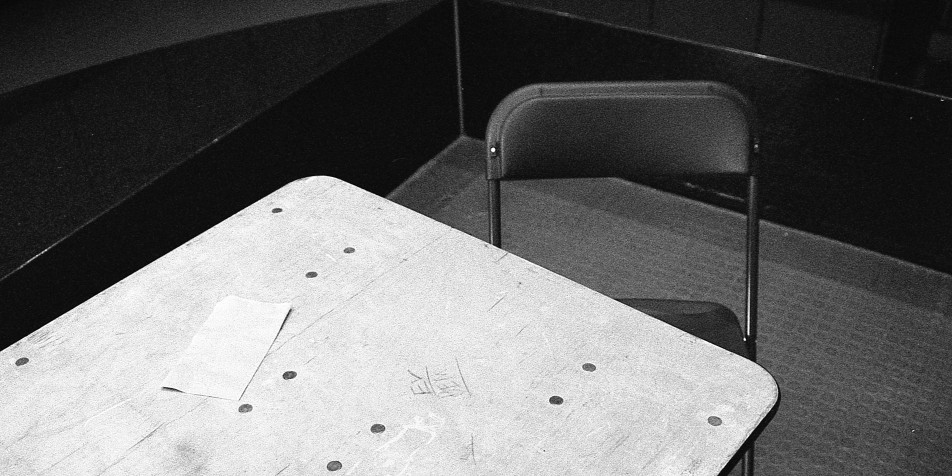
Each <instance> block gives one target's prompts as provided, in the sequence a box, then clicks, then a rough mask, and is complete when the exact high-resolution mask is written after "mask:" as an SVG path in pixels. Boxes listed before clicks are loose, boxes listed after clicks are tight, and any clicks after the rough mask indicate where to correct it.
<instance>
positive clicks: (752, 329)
mask: <svg viewBox="0 0 952 476" xmlns="http://www.w3.org/2000/svg"><path fill="white" fill-rule="evenodd" d="M685 91H686V93H685ZM682 94H686V95H687V96H690V95H691V94H696V95H697V97H708V98H719V99H722V100H723V102H724V104H731V105H732V106H729V107H733V108H736V111H735V112H736V113H738V114H740V115H742V116H743V117H744V118H745V120H746V126H747V136H748V137H747V140H746V144H747V147H746V149H747V150H746V155H747V157H746V158H745V159H746V160H745V165H746V166H745V167H740V168H739V169H738V170H735V171H732V172H733V173H740V174H743V175H746V177H747V203H746V205H747V210H746V212H747V213H746V215H747V235H746V260H747V262H746V269H745V274H746V282H745V285H746V300H745V318H744V326H743V337H744V344H745V346H746V348H747V351H748V356H749V358H750V359H751V360H754V361H756V358H757V289H758V281H759V266H758V263H759V248H760V246H759V245H760V240H759V215H758V193H759V184H758V179H757V169H758V167H757V165H758V163H759V156H760V143H759V138H758V134H757V131H756V129H755V127H756V118H755V116H754V112H753V108H752V107H751V106H750V104H749V103H748V102H747V100H746V99H745V98H744V97H743V96H742V95H741V94H740V93H738V92H737V91H735V90H734V89H732V88H730V87H729V86H726V85H723V84H720V83H714V82H698V81H692V82H686V81H684V82H682V81H672V82H627V83H550V84H535V85H529V86H525V87H523V88H520V89H518V90H516V91H515V92H513V93H512V94H510V95H509V96H507V97H506V98H505V99H504V100H503V101H502V102H501V103H500V104H499V106H498V107H497V108H496V110H495V112H494V113H493V114H492V116H491V118H490V121H489V124H488V127H487V132H486V148H487V175H486V178H487V181H488V189H489V190H488V192H489V193H488V195H489V236H490V242H491V243H492V244H493V245H495V246H497V247H501V246H502V211H501V201H500V182H501V181H504V180H526V179H533V178H557V177H558V178H578V177H584V176H619V175H615V174H604V173H602V170H601V169H599V170H596V171H594V173H593V174H591V175H586V174H579V175H574V174H562V173H561V172H560V171H554V172H551V173H550V172H548V171H539V170H533V171H528V172H526V171H525V170H520V171H518V172H517V173H516V174H515V175H516V177H511V176H510V175H512V174H510V173H509V171H508V170H507V164H506V161H507V160H511V158H510V157H507V156H506V152H507V150H506V137H505V132H506V129H507V127H508V126H510V124H509V122H510V121H512V120H513V117H514V114H513V112H514V111H518V110H519V109H520V108H524V107H526V106H527V105H529V104H532V103H533V101H551V100H559V99H569V100H574V101H582V102H584V101H586V100H588V99H596V100H599V99H606V98H608V99H611V98H613V97H623V98H624V97H628V98H630V97H635V98H636V99H635V100H637V98H650V99H651V100H660V101H664V98H665V97H666V96H671V97H678V98H682V99H683V98H684V96H683V95H682ZM568 120H571V119H568ZM555 168H558V167H555ZM622 168H624V167H622ZM662 168H664V166H662ZM702 173H703V172H702ZM714 173H718V172H714ZM622 178H626V179H630V178H633V177H628V176H622ZM742 468H743V474H745V475H752V474H753V444H752V443H751V444H750V446H749V449H748V450H747V452H746V453H745V454H744V459H743V466H742Z"/></svg>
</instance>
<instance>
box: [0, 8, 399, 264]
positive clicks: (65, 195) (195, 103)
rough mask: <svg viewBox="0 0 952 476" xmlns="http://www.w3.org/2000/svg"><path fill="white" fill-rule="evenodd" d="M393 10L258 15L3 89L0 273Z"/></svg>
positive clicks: (330, 61)
mask: <svg viewBox="0 0 952 476" xmlns="http://www.w3.org/2000/svg"><path fill="white" fill-rule="evenodd" d="M390 13H392V12H391V10H389V9H388V7H384V6H378V7H373V8H363V9H354V10H348V11H343V12H334V13H328V14H322V15H316V16H313V17H308V18H302V19H296V20H290V21H286V22H280V23H276V24H271V25H264V26H260V27H256V28H251V29H247V30H241V31H236V32H231V33H226V34H223V35H218V36H215V37H210V38H205V39H201V40H197V41H193V42H190V43H185V44H181V45H176V46H173V47H169V48H165V49H161V50H156V51H152V52H148V53H144V54H141V55H137V56H134V57H130V58H125V59H121V60H117V61H113V62H110V63H107V64H103V65H99V66H95V67H91V68H88V69H86V70H83V71H79V72H76V73H73V74H69V75H66V76H62V77H59V78H54V79H52V80H49V81H46V82H43V83H39V84H36V85H33V86H30V87H26V88H22V89H19V90H16V91H13V92H10V93H7V94H4V95H0V161H2V162H0V163H2V167H0V169H2V170H3V173H2V174H0V194H3V195H2V198H3V201H4V202H5V203H8V204H9V205H8V206H4V207H2V208H0V222H2V223H4V226H3V227H0V278H2V277H3V276H5V275H7V274H8V273H9V272H11V271H13V270H14V269H16V267H18V266H20V265H21V264H22V263H24V262H25V261H26V260H28V259H30V258H31V257H33V256H35V255H36V254H37V253H39V252H41V251H42V250H44V249H46V247H48V246H50V245H52V244H53V243H55V242H57V241H58V240H60V239H63V238H64V237H65V236H67V235H68V234H69V233H71V232H72V231H73V230H75V229H76V228H77V227H80V226H82V225H84V224H85V223H87V222H89V221H90V220H92V219H94V218H95V217H96V216H98V215H99V214H101V213H103V212H104V211H106V210H107V209H108V208H109V207H111V206H112V205H113V204H114V203H116V202H118V201H120V200H122V199H125V198H127V197H128V196H130V195H131V194H133V193H135V192H136V191H137V190H139V189H140V188H141V187H143V186H145V185H146V184H148V183H149V182H151V181H152V180H154V179H155V178H157V177H158V176H160V175H161V174H163V173H164V172H165V171H166V170H168V169H169V168H171V167H174V166H176V165H178V164H180V163H182V162H183V161H185V160H187V159H188V157H190V156H191V155H193V154H194V153H195V152H196V151H198V150H199V149H201V148H202V147H205V146H206V145H207V144H209V143H210V142H211V141H212V140H214V139H216V138H218V137H220V136H222V135H224V134H226V133H227V132H228V131H230V130H231V129H233V128H234V127H235V126H237V125H239V124H241V123H243V122H245V121H247V120H248V119H250V118H251V117H253V116H255V115H256V114H258V113H260V112H261V111H263V110H265V109H267V108H268V107H270V106H272V105H274V104H275V103H276V102H278V101H279V100H281V99H283V98H285V97H287V96H288V95H289V94H291V93H292V92H294V91H295V90H297V89H299V88H300V87H302V86H303V85H305V84H307V83H308V82H309V81H312V80H313V79H314V78H316V77H317V76H318V75H320V74H321V73H324V72H326V71H328V70H330V69H331V68H333V67H334V66H335V65H337V64H339V63H340V62H341V61H342V60H344V59H346V58H348V57H350V56H352V55H353V54H354V53H356V52H357V51H360V49H362V48H365V47H366V46H368V45H369V44H371V43H372V42H373V41H375V40H377V39H379V38H380V37H382V36H383V35H384V34H385V33H386V31H387V29H388V28H389V23H390V21H391V20H392V18H390V16H391V15H390Z"/></svg>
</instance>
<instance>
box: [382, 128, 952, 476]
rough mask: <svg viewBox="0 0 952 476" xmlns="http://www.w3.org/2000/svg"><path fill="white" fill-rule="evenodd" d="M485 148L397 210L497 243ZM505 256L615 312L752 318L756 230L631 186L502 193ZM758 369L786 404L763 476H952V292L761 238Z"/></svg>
mask: <svg viewBox="0 0 952 476" xmlns="http://www.w3.org/2000/svg"><path fill="white" fill-rule="evenodd" d="M483 147H484V144H483V142H481V141H478V140H474V139H470V138H466V137H463V138H460V139H459V140H458V141H456V142H455V143H454V144H452V145H450V146H449V147H448V148H447V149H446V150H445V151H444V152H443V153H442V154H440V155H439V156H438V157H436V158H435V159H434V160H433V161H431V162H430V163H429V164H427V166H425V167H424V168H423V169H421V170H420V171H419V172H418V173H417V174H416V175H415V176H414V177H412V178H411V179H410V180H408V181H407V182H406V183H404V184H403V185H402V186H401V187H400V188H398V189H397V190H395V191H394V192H393V193H392V194H391V195H390V197H389V198H390V199H391V200H394V201H396V202H398V203H401V204H403V205H405V206H408V207H410V208H412V209H415V210H417V211H419V212H421V213H423V214H426V215H428V216H430V217H433V218H434V219H437V220H439V221H441V222H444V223H446V224H449V225H451V226H453V227H455V228H458V229H460V230H463V231H465V232H467V233H470V234H472V235H474V236H477V237H480V238H484V239H485V237H486V234H487V230H486V229H487V225H486V220H487V218H486V211H485V203H486V202H485V200H486V198H485V182H484V179H483V169H482V167H483V160H484V159H483ZM503 203H504V204H506V206H505V207H504V209H503V222H504V227H503V230H504V233H503V244H504V247H505V248H506V249H508V250H510V251H512V252H514V253H516V254H517V255H520V256H522V257H524V258H526V259H529V260H531V261H533V262H536V263H538V264H540V265H542V266H544V267H546V268H548V269H551V270H553V271H555V272H557V273H559V274H562V275H564V276H566V277H568V278H570V279H573V280H575V281H577V282H580V283H582V284H584V285H586V286H588V287H590V288H592V289H595V290H597V291H599V292H602V293H604V294H607V295H610V296H616V297H659V298H686V299H704V300H711V301H717V302H721V303H724V304H726V305H727V306H728V307H730V308H732V309H733V310H734V311H735V312H736V313H737V314H738V315H740V314H741V312H742V311H743V291H744V286H743V273H742V270H743V243H744V241H743V218H742V216H740V215H737V214H734V213H732V212H728V211H724V210H721V209H717V208H714V207H710V206H707V205H704V204H700V203H697V202H692V201H690V200H686V199H683V198H680V197H677V196H673V195H670V194H666V193H663V192H659V191H656V190H653V189H650V188H647V187H643V186H639V185H636V184H632V183H629V182H625V181H622V180H617V179H595V180H589V179H586V180H579V181H563V180H547V181H535V182H514V183H507V184H503ZM761 237H762V238H761V240H762V243H763V244H762V248H763V252H762V262H761V274H762V278H761V279H762V282H761V298H760V306H761V312H760V339H759V351H760V355H759V363H760V364H761V365H763V366H764V367H765V368H766V369H767V370H769V371H770V372H771V373H772V374H773V375H774V377H775V378H776V379H777V382H778V384H779V385H780V389H781V402H780V406H779V410H778V412H777V415H776V417H775V418H774V420H773V421H772V422H771V424H770V425H769V426H768V427H767V428H766V430H765V431H764V432H763V434H762V435H761V436H760V438H759V440H758V441H757V469H758V471H757V474H761V475H801V474H810V475H825V474H830V475H843V474H855V475H893V474H896V475H898V474H924V475H931V474H935V475H949V474H952V424H950V423H952V372H950V369H952V345H950V344H949V342H950V338H952V276H949V275H944V274H940V273H936V272H933V271H930V270H927V269H924V268H920V267H916V266H913V265H910V264H908V263H904V262H901V261H898V260H894V259H891V258H888V257H885V256H882V255H878V254H875V253H872V252H868V251H865V250H861V249H858V248H854V247H850V246H848V245H844V244H842V243H837V242H833V241H830V240H826V239H823V238H821V237H816V236H812V235H808V234H805V233H802V232H798V231H795V230H791V229H788V228H784V227H781V226H778V225H774V224H772V223H763V224H762V234H761Z"/></svg>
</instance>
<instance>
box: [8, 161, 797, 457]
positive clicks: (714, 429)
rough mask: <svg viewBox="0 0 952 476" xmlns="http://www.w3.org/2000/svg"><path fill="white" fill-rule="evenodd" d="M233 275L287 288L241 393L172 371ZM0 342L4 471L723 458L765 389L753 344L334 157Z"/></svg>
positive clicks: (273, 288)
mask: <svg viewBox="0 0 952 476" xmlns="http://www.w3.org/2000/svg"><path fill="white" fill-rule="evenodd" d="M230 294H235V295H239V296H243V297H247V298H250V299H256V300H260V301H270V302H284V301H289V302H291V303H292V310H291V312H290V314H289V315H288V318H287V321H286V322H285V324H284V327H283V328H282V330H281V332H280V333H279V334H278V337H277V339H276V341H275V343H274V345H273V346H272V347H271V350H270V351H269V352H268V354H267V356H266V357H265V358H264V361H263V362H262V364H261V366H260V368H259V369H258V371H257V373H256V374H255V376H254V378H253V380H252V381H251V383H250V385H249V386H248V388H247V390H246V391H245V393H244V395H243V397H242V400H241V401H230V400H223V399H216V398H209V397H202V396H195V395H189V394H185V393H180V392H175V391H171V390H166V389H162V388H161V381H162V379H163V378H164V377H165V375H166V374H167V373H168V370H169V368H170V366H171V365H173V364H174V363H175V362H176V361H177V359H178V357H179V356H180V355H181V353H182V352H183V351H184V350H185V348H186V347H188V345H189V342H190V340H191V338H192V336H193V335H194V334H195V333H196V332H197V331H198V329H199V327H200V326H201V325H202V323H203V322H204V321H205V319H206V318H207V317H208V316H209V314H210V313H211V310H212V308H213V307H214V305H215V303H216V302H218V301H219V300H220V299H221V298H223V297H225V296H227V295H230ZM0 365H2V367H0V402H2V403H0V421H2V427H3V429H2V431H0V467H3V468H7V470H6V473H7V474H70V475H72V474H116V475H119V474H279V473H280V474H304V473H307V474H325V473H326V474H367V475H385V474H390V475H397V474H467V475H469V474H486V475H488V474H716V473H717V472H718V471H719V470H720V469H721V468H722V467H723V466H724V465H725V464H726V462H727V461H728V459H729V458H730V457H731V456H732V455H733V454H734V453H735V452H736V451H737V449H738V448H739V447H740V445H741V444H742V443H743V442H744V441H745V439H746V438H747V437H748V436H749V434H750V433H751V431H753V429H754V428H755V427H756V426H757V425H758V423H759V422H760V421H761V420H762V419H763V418H764V417H765V415H767V413H768V412H769V411H770V409H771V408H772V407H773V405H774V404H775V402H776V399H777V395H778V392H777V387H776V384H775V382H774V380H773V379H772V378H771V377H770V375H769V374H768V373H767V372H766V371H764V370H763V369H762V368H760V367H759V366H757V365H756V364H754V363H752V362H749V361H747V360H745V359H743V358H740V357H738V356H736V355H734V354H732V353H730V352H727V351H724V350H722V349H720V348H718V347H715V346H713V345H710V344H708V343H706V342H704V341H701V340H698V339H696V338H694V337H692V336H690V335H688V334H685V333H683V332H681V331H679V330H677V329H675V328H673V327H670V326H668V325H666V324H663V323H661V322H659V321H657V320H655V319H652V318H650V317H648V316H645V315H644V314H641V313H639V312H637V311H635V310H632V309H630V308H628V307H626V306H624V305H622V304H620V303H617V302H615V301H613V300H611V299H609V298H607V297H605V296H602V295H600V294H598V293H596V292H594V291H591V290H589V289H587V288H584V287H583V286H581V285H579V284H576V283H574V282H572V281H569V280H567V279H565V278H563V277H560V276H558V275H556V274H554V273H551V272H549V271H547V270H545V269H543V268H540V267H539V266H536V265H534V264H532V263H529V262H527V261H525V260H523V259H521V258H518V257H516V256H514V255H512V254H509V253H507V252H505V251H503V250H500V249H497V248H494V247H492V246H490V245H488V244H486V243H484V242H482V241H480V240H478V239H476V238H473V237H470V236H468V235H465V234H464V233H462V232H460V231H457V230H455V229H452V228H450V227H448V226H445V225H442V224H440V223H437V222H435V221H433V220H430V219H429V218H426V217H424V216H422V215H419V214H417V213H415V212H413V211H410V210H408V209H406V208H403V207H401V206H399V205H396V204H394V203H391V202H389V201H387V200H385V199H383V198H380V197H377V196H374V195H372V194H369V193H367V192H364V191H362V190H360V189H358V188H356V187H353V186H351V185H349V184H347V183H344V182H341V181H339V180H336V179H333V178H329V177H312V178H307V179H302V180H299V181H296V182H293V183H291V184H289V185H287V186H285V187H284V188H282V189H280V190H278V191H277V192H275V193H273V194H271V195H269V196H268V197H266V198H264V199H262V200H261V201H259V202H257V203H255V204H254V205H252V206H250V207H248V208H247V209H245V210H243V211H242V212H240V213H238V214H236V215H234V216H233V217H231V218H229V219H228V220H226V221H224V222H222V223H221V224H219V225H217V226H215V227H214V228H212V229H210V230H209V231H207V232H206V233H204V234H202V235H201V236H199V237H197V238H195V239H193V240H191V241H190V242H188V243H186V244H185V245H183V246H181V247H179V248H178V249H176V250H174V251H173V252H171V253H169V254H168V255H166V256H164V257H162V258H160V259H159V260H156V261H155V262H153V263H152V264H150V265H148V266H146V267H145V268H143V269H141V270H140V271H138V272H137V273H135V274H133V275H131V276H129V277H128V278H126V279H124V280H122V281H120V282H119V283H117V284H116V285H114V286H112V287H111V288H109V289H108V290H106V291H104V292H102V293H101V294H99V295H97V296H95V297H94V298H92V299H90V300H89V301H87V302H85V303H83V304H82V305H80V306H78V307H76V308H75V309H73V310H72V311H70V312H68V313H66V314H64V315H63V316H61V317H60V318H59V319H57V320H55V321H53V322H52V323H50V324H48V325H47V326H45V327H43V328H42V329H40V330H38V331H36V332H34V333H33V334H31V335H30V336H28V337H27V338H25V339H23V340H21V341H20V342H18V343H16V344H14V345H13V346H11V347H9V348H7V349H5V350H3V351H2V352H0ZM335 471H336V473H335Z"/></svg>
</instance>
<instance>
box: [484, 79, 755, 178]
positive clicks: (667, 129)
mask: <svg viewBox="0 0 952 476" xmlns="http://www.w3.org/2000/svg"><path fill="white" fill-rule="evenodd" d="M753 116H754V113H753V108H752V107H751V106H750V104H749V103H748V102H747V100H746V99H744V97H743V96H742V95H741V94H740V93H738V92H737V91H735V90H734V89H732V88H731V87H730V86H727V85H725V84H721V83H715V82H707V81H669V82H627V83H552V84H534V85H530V86H526V87H523V88H521V89H518V90H516V91H515V92H513V93H512V94H510V95H509V96H507V97H506V98H505V99H504V100H503V101H502V102H501V103H500V104H499V106H498V107H497V108H496V110H495V112H493V114H492V116H491V118H490V120H489V126H488V128H487V132H486V135H487V138H486V139H487V140H486V143H487V147H488V148H490V153H489V154H487V157H488V160H489V164H488V167H487V178H489V179H490V180H507V179H541V178H569V177H609V176H611V177H622V178H636V177H638V176H643V175H646V174H647V175H702V174H705V175H706V174H749V173H750V172H751V169H752V166H751V157H750V148H751V143H750V138H751V137H752V136H753V135H754V133H755V131H753V130H751V128H752V127H753V124H756V119H755V117H753Z"/></svg>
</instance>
